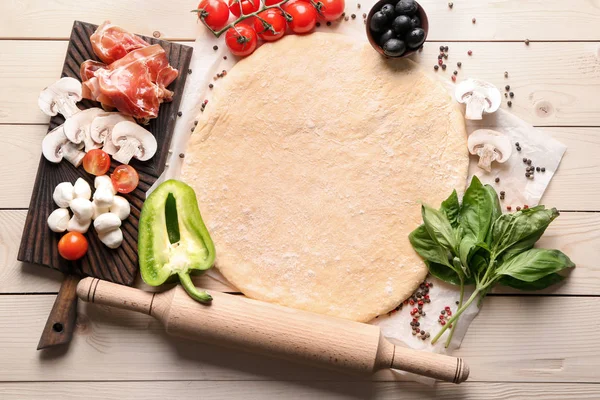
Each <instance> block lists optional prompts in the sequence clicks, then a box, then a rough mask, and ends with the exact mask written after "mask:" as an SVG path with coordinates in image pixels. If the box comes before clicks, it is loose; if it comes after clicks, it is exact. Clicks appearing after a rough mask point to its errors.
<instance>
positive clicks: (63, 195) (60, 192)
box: [52, 182, 74, 208]
mask: <svg viewBox="0 0 600 400" xmlns="http://www.w3.org/2000/svg"><path fill="white" fill-rule="evenodd" d="M73 192H74V188H73V185H72V184H71V182H62V183H59V184H58V185H56V187H55V188H54V193H53V194H52V199H53V200H54V202H55V203H56V205H57V206H59V207H61V208H66V207H68V206H69V203H70V202H71V200H73Z"/></svg>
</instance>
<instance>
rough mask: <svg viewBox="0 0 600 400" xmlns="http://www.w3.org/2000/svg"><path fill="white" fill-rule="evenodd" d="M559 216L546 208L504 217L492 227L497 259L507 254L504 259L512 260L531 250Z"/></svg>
mask: <svg viewBox="0 0 600 400" xmlns="http://www.w3.org/2000/svg"><path fill="white" fill-rule="evenodd" d="M558 215H559V213H558V211H557V210H556V208H553V209H551V210H546V209H545V207H544V206H538V207H534V208H532V209H528V210H523V211H518V212H516V213H514V214H504V215H502V216H501V217H500V218H498V219H497V220H496V221H495V222H494V225H493V227H492V252H493V253H494V255H495V256H496V257H499V256H500V255H501V254H502V253H504V252H506V254H505V255H504V259H510V258H512V257H513V256H515V255H517V254H519V253H522V252H523V251H526V250H529V249H531V248H532V247H533V245H534V244H535V242H537V241H538V240H539V238H540V237H541V236H542V235H543V234H544V232H545V231H546V228H548V225H550V223H551V222H552V221H554V219H555V218H556V217H558Z"/></svg>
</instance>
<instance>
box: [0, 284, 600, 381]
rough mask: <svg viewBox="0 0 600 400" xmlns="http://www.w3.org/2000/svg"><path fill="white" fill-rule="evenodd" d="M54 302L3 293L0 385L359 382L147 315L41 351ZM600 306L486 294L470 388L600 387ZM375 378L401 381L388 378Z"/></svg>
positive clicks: (91, 328) (81, 329)
mask: <svg viewBox="0 0 600 400" xmlns="http://www.w3.org/2000/svg"><path fill="white" fill-rule="evenodd" d="M53 301H54V296H44V295H38V296H14V295H3V296H0V320H1V321H2V329H1V330H0V349H2V357H1V358H0V382H2V381H57V380H60V381H87V380H90V378H93V380H99V381H105V380H110V381H112V380H115V381H120V380H134V381H136V380H141V381H152V380H154V379H156V378H157V377H160V379H162V380H226V381H228V380H291V381H306V380H321V381H322V380H334V381H339V380H354V379H356V380H360V379H361V378H354V377H352V376H346V375H342V374H338V373H330V372H324V371H321V370H319V369H315V368H310V367H304V366H297V365H294V364H292V363H288V362H282V361H277V360H271V359H268V358H261V357H257V356H253V355H250V354H245V353H241V352H233V351H230V350H226V349H222V348H220V347H218V346H208V345H202V344H198V343H195V342H191V341H187V340H182V339H175V338H172V337H168V336H167V335H166V334H165V332H164V329H163V328H162V326H160V325H159V323H158V322H157V321H155V320H153V319H152V318H151V317H149V316H147V315H142V314H136V313H132V312H128V311H120V310H116V309H112V308H109V307H98V306H95V305H87V304H80V309H79V317H78V326H77V328H76V331H75V335H74V338H73V342H72V343H71V344H70V346H69V348H68V351H67V349H65V348H63V349H60V348H56V349H53V350H51V351H46V352H38V351H37V350H36V349H35V344H36V343H37V340H38V339H39V333H40V331H41V329H42V327H43V325H44V322H45V320H46V317H47V315H48V310H49V309H50V308H51V306H52V303H53ZM16 304H18V312H15V311H16V309H15V305H16ZM597 305H598V301H597V299H595V298H588V297H548V296H535V297H521V296H515V297H512V296H508V297H507V296H492V297H489V298H487V299H486V301H485V303H484V310H483V311H482V312H481V313H480V314H479V316H478V317H477V318H476V319H475V321H474V322H473V324H472V325H471V327H470V328H469V332H468V333H467V336H466V338H465V340H464V341H463V345H462V348H461V349H460V350H459V351H457V352H456V355H457V356H460V357H463V358H464V359H465V360H466V361H467V362H468V363H469V366H470V368H471V376H470V378H469V382H475V381H496V382H497V381H505V382H507V381H514V382H575V381H576V382H582V383H600V375H599V374H598V369H599V368H600V342H599V341H598V340H596V335H597V332H598V331H599V330H600V320H599V319H598V318H593V316H594V315H595V313H596V310H597ZM558 316H560V317H558ZM410 339H411V338H409V340H410ZM415 340H416V339H415ZM362 379H364V380H369V379H370V378H369V377H364V378H362ZM373 379H374V380H377V381H394V380H396V379H398V378H397V375H396V374H395V373H393V372H392V371H382V372H381V373H377V374H376V375H375V376H374V377H373Z"/></svg>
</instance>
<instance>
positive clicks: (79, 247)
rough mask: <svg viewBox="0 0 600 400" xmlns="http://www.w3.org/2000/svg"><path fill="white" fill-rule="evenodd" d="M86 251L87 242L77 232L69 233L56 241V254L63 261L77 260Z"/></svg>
mask: <svg viewBox="0 0 600 400" xmlns="http://www.w3.org/2000/svg"><path fill="white" fill-rule="evenodd" d="M87 250H88V241H87V239H86V238H85V236H83V235H82V234H81V233H79V232H69V233H67V234H66V235H65V236H63V237H61V238H60V240H59V241H58V254H60V256H61V257H62V258H64V259H65V260H69V261H75V260H79V259H80V258H81V257H83V256H84V255H85V253H87Z"/></svg>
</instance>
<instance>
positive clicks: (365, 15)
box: [358, 7, 367, 18]
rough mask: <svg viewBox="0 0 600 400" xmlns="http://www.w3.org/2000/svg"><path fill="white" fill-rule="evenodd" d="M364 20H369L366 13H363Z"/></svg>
mask: <svg viewBox="0 0 600 400" xmlns="http://www.w3.org/2000/svg"><path fill="white" fill-rule="evenodd" d="M358 8H360V7H358ZM363 18H367V14H366V13H363Z"/></svg>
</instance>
